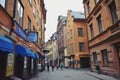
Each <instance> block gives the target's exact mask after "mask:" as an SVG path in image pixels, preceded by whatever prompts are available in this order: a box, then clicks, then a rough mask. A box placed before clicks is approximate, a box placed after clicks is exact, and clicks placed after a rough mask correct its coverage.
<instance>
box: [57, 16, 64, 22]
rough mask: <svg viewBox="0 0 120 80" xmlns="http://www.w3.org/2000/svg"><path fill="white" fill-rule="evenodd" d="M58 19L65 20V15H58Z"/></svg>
mask: <svg viewBox="0 0 120 80" xmlns="http://www.w3.org/2000/svg"><path fill="white" fill-rule="evenodd" d="M58 20H62V21H66V16H62V15H60V16H59V17H58Z"/></svg>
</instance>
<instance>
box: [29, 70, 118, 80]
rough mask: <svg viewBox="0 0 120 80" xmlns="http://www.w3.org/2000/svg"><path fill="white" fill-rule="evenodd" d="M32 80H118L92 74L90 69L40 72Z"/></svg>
mask: <svg viewBox="0 0 120 80" xmlns="http://www.w3.org/2000/svg"><path fill="white" fill-rule="evenodd" d="M31 80H117V79H115V78H113V77H110V76H106V75H102V74H97V73H94V72H90V71H89V70H88V69H81V70H75V69H63V70H62V71H61V70H60V69H59V70H56V69H55V70H54V71H53V72H52V70H51V69H50V71H49V72H48V71H44V72H39V74H38V75H37V76H35V77H34V78H32V79H31Z"/></svg>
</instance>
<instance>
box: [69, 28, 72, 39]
mask: <svg viewBox="0 0 120 80" xmlns="http://www.w3.org/2000/svg"><path fill="white" fill-rule="evenodd" d="M69 34H70V38H72V30H70V33H69Z"/></svg>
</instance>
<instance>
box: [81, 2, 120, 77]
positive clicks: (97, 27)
mask: <svg viewBox="0 0 120 80" xmlns="http://www.w3.org/2000/svg"><path fill="white" fill-rule="evenodd" d="M83 3H84V9H85V14H86V23H87V29H88V38H89V51H90V58H91V69H92V71H97V72H101V73H103V74H109V75H112V76H115V77H120V4H119V3H120V0H83Z"/></svg>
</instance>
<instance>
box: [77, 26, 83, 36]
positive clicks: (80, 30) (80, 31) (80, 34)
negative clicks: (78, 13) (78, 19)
mask: <svg viewBox="0 0 120 80" xmlns="http://www.w3.org/2000/svg"><path fill="white" fill-rule="evenodd" d="M78 35H79V36H83V29H82V28H78Z"/></svg>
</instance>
